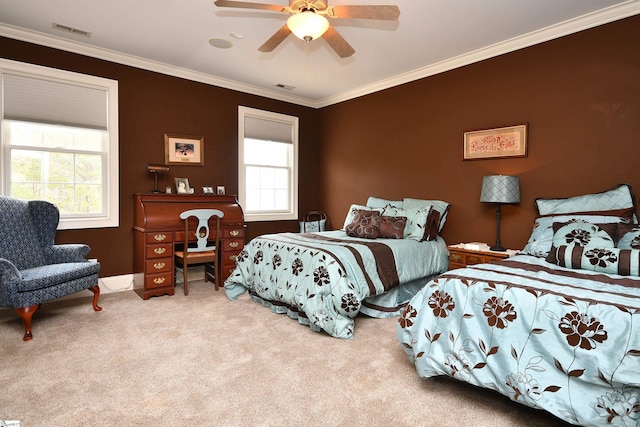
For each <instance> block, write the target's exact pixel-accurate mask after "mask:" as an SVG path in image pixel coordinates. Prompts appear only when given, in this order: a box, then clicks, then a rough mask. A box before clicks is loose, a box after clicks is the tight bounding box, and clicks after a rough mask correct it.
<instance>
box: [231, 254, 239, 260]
mask: <svg viewBox="0 0 640 427" xmlns="http://www.w3.org/2000/svg"><path fill="white" fill-rule="evenodd" d="M237 259H238V256H237V255H231V256H230V257H229V260H231V261H235V260H237Z"/></svg>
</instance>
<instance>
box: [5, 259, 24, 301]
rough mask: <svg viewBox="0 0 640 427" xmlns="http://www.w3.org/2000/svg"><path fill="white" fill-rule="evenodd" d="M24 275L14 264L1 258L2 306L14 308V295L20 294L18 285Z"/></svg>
mask: <svg viewBox="0 0 640 427" xmlns="http://www.w3.org/2000/svg"><path fill="white" fill-rule="evenodd" d="M21 281H22V274H20V271H18V269H17V268H16V266H15V265H13V263H12V262H11V261H9V260H7V259H4V258H0V306H2V307H12V306H13V299H14V295H16V294H17V293H18V284H19V283H20V282H21Z"/></svg>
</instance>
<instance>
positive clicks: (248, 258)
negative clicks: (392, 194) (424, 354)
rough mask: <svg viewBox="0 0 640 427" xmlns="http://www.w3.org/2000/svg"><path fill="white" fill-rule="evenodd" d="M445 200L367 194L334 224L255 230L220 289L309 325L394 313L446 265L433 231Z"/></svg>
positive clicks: (348, 329)
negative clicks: (304, 229) (279, 230)
mask: <svg viewBox="0 0 640 427" xmlns="http://www.w3.org/2000/svg"><path fill="white" fill-rule="evenodd" d="M448 208H449V205H448V203H446V202H442V201H433V200H420V199H403V200H401V201H392V200H386V199H380V198H376V197H370V198H369V199H368V200H367V203H366V204H365V205H352V206H351V207H350V208H349V211H348V213H347V216H346V218H345V222H344V225H343V228H342V229H341V230H332V231H324V232H314V233H278V234H269V235H264V236H259V237H257V238H254V239H252V240H251V241H250V242H249V243H248V244H247V245H246V246H245V248H244V249H243V251H242V252H241V253H240V255H239V256H238V259H237V264H236V268H235V270H234V271H233V272H232V274H231V275H230V277H229V278H228V279H227V280H226V281H225V285H224V289H225V292H226V294H227V296H228V298H229V299H231V300H235V299H237V298H238V297H240V296H241V295H243V294H244V293H246V292H248V293H249V295H250V297H251V298H252V299H253V300H255V301H257V302H259V303H262V304H263V305H265V306H267V307H269V308H270V309H271V310H272V311H273V312H276V313H286V314H287V315H288V316H289V317H291V318H293V319H297V320H298V322H300V323H301V324H303V325H307V326H309V327H310V328H311V329H312V330H314V331H316V332H319V331H324V332H326V333H328V334H329V335H331V336H333V337H336V338H344V339H350V338H353V334H354V324H355V323H354V318H355V317H356V315H357V314H358V313H363V314H366V315H368V316H372V317H379V318H384V317H390V316H398V315H399V314H400V313H401V312H402V310H403V309H404V307H405V306H406V304H407V302H408V301H409V299H411V297H413V295H415V293H416V292H417V291H418V290H419V289H421V288H422V287H423V286H424V285H425V284H426V283H427V282H428V281H429V280H430V279H431V278H433V277H435V276H437V275H438V274H440V273H442V272H443V271H445V270H446V269H447V266H448V253H447V250H446V244H445V242H444V240H443V239H442V237H441V236H440V235H439V232H440V230H441V229H442V227H443V226H444V223H445V221H446V215H447V212H448Z"/></svg>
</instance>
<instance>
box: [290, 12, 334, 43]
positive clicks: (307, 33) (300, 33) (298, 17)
mask: <svg viewBox="0 0 640 427" xmlns="http://www.w3.org/2000/svg"><path fill="white" fill-rule="evenodd" d="M287 27H289V29H290V30H291V32H292V33H293V34H294V35H295V36H296V37H298V38H299V39H301V40H305V41H311V40H315V39H317V38H318V37H322V35H323V34H324V33H325V32H326V31H327V30H328V29H329V21H328V20H327V18H325V17H324V16H322V15H319V14H317V13H315V12H313V11H310V10H306V11H304V12H300V13H296V14H294V15H291V16H290V17H289V19H288V20H287Z"/></svg>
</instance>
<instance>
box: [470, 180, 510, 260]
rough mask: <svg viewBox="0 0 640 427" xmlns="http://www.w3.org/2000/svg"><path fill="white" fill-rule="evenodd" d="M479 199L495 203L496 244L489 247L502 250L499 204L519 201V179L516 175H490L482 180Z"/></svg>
mask: <svg viewBox="0 0 640 427" xmlns="http://www.w3.org/2000/svg"><path fill="white" fill-rule="evenodd" d="M480 201H481V202H487V203H496V204H497V205H498V207H497V209H496V244H495V245H493V246H492V247H491V248H490V249H491V250H492V251H500V252H504V251H505V250H506V249H505V248H503V247H502V245H501V244H500V215H501V213H502V211H501V209H500V205H501V204H503V203H519V202H520V180H519V179H518V177H517V176H508V175H490V176H485V177H484V178H483V180H482V192H481V193H480Z"/></svg>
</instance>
